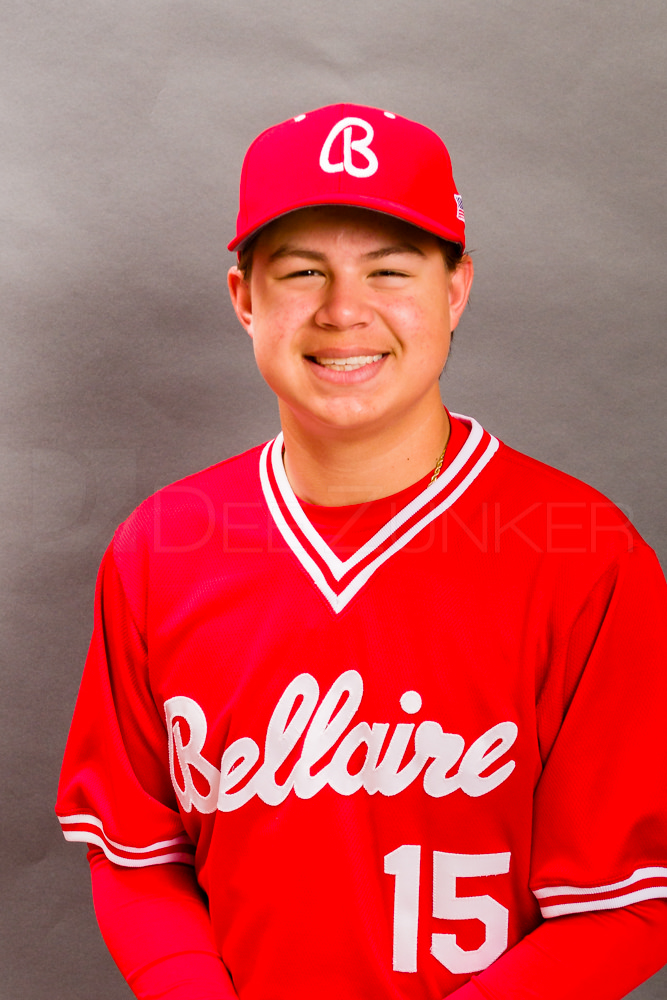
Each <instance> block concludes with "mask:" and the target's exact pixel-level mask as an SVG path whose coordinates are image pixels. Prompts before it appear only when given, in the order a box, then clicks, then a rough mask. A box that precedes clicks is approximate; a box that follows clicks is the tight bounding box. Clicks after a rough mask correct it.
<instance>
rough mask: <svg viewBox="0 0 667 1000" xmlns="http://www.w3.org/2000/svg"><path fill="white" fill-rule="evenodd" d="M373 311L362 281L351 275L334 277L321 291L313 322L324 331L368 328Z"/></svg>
mask: <svg viewBox="0 0 667 1000" xmlns="http://www.w3.org/2000/svg"><path fill="white" fill-rule="evenodd" d="M372 319H373V310H372V309H371V306H370V303H369V301H368V292H367V289H366V288H365V287H364V284H363V282H362V281H360V280H359V279H358V278H355V277H354V276H352V275H342V276H336V277H335V278H333V279H332V280H330V281H329V282H328V283H327V285H326V286H325V288H324V290H323V298H322V301H321V303H320V305H319V307H318V309H317V312H316V314H315V322H316V323H317V325H318V326H320V327H322V328H323V329H325V330H331V331H336V330H350V329H353V328H358V327H364V326H368V324H369V323H370V322H371V321H372Z"/></svg>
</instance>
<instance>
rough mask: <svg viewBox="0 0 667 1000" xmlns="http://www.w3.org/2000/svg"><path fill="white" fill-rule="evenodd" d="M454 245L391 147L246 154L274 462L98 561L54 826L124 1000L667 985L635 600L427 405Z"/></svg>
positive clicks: (549, 505) (318, 126)
mask: <svg viewBox="0 0 667 1000" xmlns="http://www.w3.org/2000/svg"><path fill="white" fill-rule="evenodd" d="M464 247H465V234H464V214H463V206H462V201H461V198H460V196H459V194H458V191H457V189H456V187H455V185H454V180H453V177H452V172H451V165H450V161H449V156H448V154H447V151H446V149H445V147H444V146H443V144H442V142H441V140H440V139H439V138H438V137H437V136H436V135H435V134H434V133H432V132H431V131H430V130H429V129H427V128H425V127H423V126H421V125H418V124H416V123H414V122H411V121H408V120H406V119H404V118H401V117H399V116H398V115H394V114H392V113H390V112H387V111H381V110H377V109H373V108H367V107H359V106H350V105H335V106H332V107H326V108H322V109H320V110H318V111H314V112H311V113H309V114H307V115H299V116H298V117H296V118H294V119H292V120H290V121H287V122H284V123H282V124H280V125H277V126H276V127H275V128H271V129H269V130H268V131H266V132H264V133H263V134H262V135H260V136H259V138H258V139H256V140H255V142H254V143H253V144H252V146H251V147H250V149H249V151H248V154H247V156H246V160H245V163H244V167H243V173H242V178H241V206H240V212H239V216H238V230H237V235H236V237H235V239H234V240H233V241H232V242H231V244H230V249H236V250H237V251H238V252H239V262H238V266H235V267H233V268H232V269H231V271H230V274H229V287H230V292H231V297H232V302H233V304H234V308H235V310H236V313H237V315H238V318H239V320H240V322H241V324H242V326H243V327H244V329H245V330H246V331H247V333H248V334H249V335H250V336H251V338H252V342H253V347H254V351H255V356H256V359H257V364H258V366H259V368H260V371H261V372H262V375H263V376H264V378H265V379H266V381H267V382H268V384H269V385H270V386H271V388H272V389H273V390H274V392H275V393H276V396H277V398H278V406H279V410H280V421H281V428H282V430H281V432H280V433H279V434H278V436H277V437H276V438H275V439H274V440H272V441H269V442H268V443H267V444H264V445H260V446H258V447H257V448H254V449H252V450H251V451H249V452H247V453H246V454H244V455H240V456H237V457H235V458H232V459H229V460H228V461H225V462H222V463H220V464H219V465H216V466H213V467H212V468H210V469H207V470H205V471H204V472H201V473H198V474H197V475H194V476H191V477H189V478H187V479H185V480H183V481H182V482H179V483H176V484H175V485H173V486H170V487H168V488H166V489H164V490H161V491H160V492H159V493H157V494H156V495H155V496H153V497H151V498H150V499H149V500H147V501H146V502H145V503H144V504H142V505H141V506H140V507H139V508H138V510H137V511H135V513H134V514H133V515H132V516H131V517H130V518H129V519H128V520H127V521H126V522H125V523H124V524H123V525H121V527H120V528H119V529H118V531H117V533H116V535H115V537H114V540H113V542H112V545H111V546H110V548H109V550H108V552H107V554H106V556H105V558H104V562H103V565H102V568H101V571H100V577H99V583H98V593H97V604H96V614H95V630H94V635H93V640H92V645H91V650H90V656H89V660H88V663H87V666H86V670H85V673H84V678H83V683H82V687H81V692H80V696H79V701H78V704H77V708H76V713H75V717H74V722H73V724H72V730H71V734H70V739H69V743H68V747H67V752H66V756H65V762H64V766H63V773H62V779H61V786H60V793H59V799H58V806H57V812H58V816H59V818H60V822H61V823H62V826H63V830H64V833H65V837H66V838H67V839H69V840H74V841H84V842H87V843H88V844H89V845H91V850H90V853H89V857H90V861H91V868H92V872H93V891H94V898H95V906H96V911H97V914H98V918H99V921H100V926H101V928H102V931H103V934H104V936H105V938H106V940H107V943H108V944H109V947H110V949H111V951H112V954H113V955H114V957H115V958H116V961H117V962H118V964H119V966H120V968H121V970H122V972H123V974H124V975H125V977H126V979H127V981H128V982H129V984H130V986H131V987H132V989H133V991H134V993H135V994H136V996H138V997H146V998H147V997H152V998H155V997H169V998H172V1000H233V998H234V997H239V998H240V1000H288V998H289V1000H306V998H308V1000H311V998H312V997H314V996H317V997H318V998H322V1000H334V998H336V1000H340V998H341V997H345V998H347V1000H378V998H386V1000H390V998H391V1000H439V998H442V997H445V996H451V997H456V998H457V1000H482V998H487V1000H488V998H491V1000H508V998H512V1000H515V998H519V1000H527V998H533V1000H535V998H541V1000H550V998H558V1000H592V998H596V1000H614V998H620V997H622V996H625V995H626V993H627V992H628V991H629V990H631V989H632V988H634V987H635V986H636V985H637V984H638V983H640V982H641V981H642V980H643V979H645V978H646V977H647V976H649V975H651V974H652V973H653V972H654V971H656V970H657V969H658V968H659V967H660V966H661V965H662V964H663V962H665V961H666V960H667V902H666V901H665V897H666V896H667V804H666V802H665V787H666V782H667V741H666V740H665V703H666V697H665V696H666V695H667V672H666V671H665V652H666V650H667V614H666V610H667V600H666V596H667V588H666V587H665V581H664V578H663V576H662V574H661V572H660V569H659V566H658V563H657V560H656V558H655V555H654V554H653V552H652V551H651V550H650V549H649V548H648V546H647V545H646V544H645V543H644V542H643V540H642V539H641V538H640V537H639V536H638V534H637V532H636V531H635V530H634V528H633V527H632V526H631V525H630V524H629V523H628V521H627V519H626V517H625V516H624V515H623V514H622V513H621V512H620V511H619V510H618V509H616V508H615V507H614V506H613V505H612V504H611V503H610V502H609V501H608V500H607V499H605V498H604V497H603V496H601V495H600V494H599V493H597V492H596V491H594V490H593V489H591V488H589V487H587V486H585V485H583V484H582V483H580V482H577V481H576V480H574V479H572V478H570V477H569V476H566V475H564V474H563V473H561V472H558V471H556V470H554V469H551V468H549V467H547V466H545V465H542V464H540V463H539V462H536V461H535V460H533V459H531V458H528V457H526V456H524V455H520V454H518V453H517V452H515V451H513V450H512V449H511V448H510V447H508V446H507V445H505V444H503V443H502V442H499V441H498V440H497V439H496V438H495V437H494V435H493V434H492V433H490V432H489V431H488V430H485V429H484V428H482V427H481V426H480V425H479V424H478V423H477V421H476V420H474V419H473V418H472V417H467V416H462V415H459V414H454V413H449V412H448V411H447V409H445V408H444V407H443V405H442V403H441V401H440V392H439V382H438V379H439V376H440V373H441V371H442V369H443V367H444V365H445V362H446V360H447V354H448V351H449V346H450V340H451V333H452V331H453V330H454V329H455V327H456V326H457V324H458V322H459V319H460V317H461V315H462V313H463V311H464V309H465V306H466V302H467V300H468V295H469V291H470V285H471V281H472V270H473V268H472V262H471V260H470V258H469V257H468V256H467V255H466V254H465V251H464Z"/></svg>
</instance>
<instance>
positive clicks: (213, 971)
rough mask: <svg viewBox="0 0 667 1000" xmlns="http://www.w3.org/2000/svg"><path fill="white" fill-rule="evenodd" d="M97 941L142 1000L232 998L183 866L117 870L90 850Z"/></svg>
mask: <svg viewBox="0 0 667 1000" xmlns="http://www.w3.org/2000/svg"><path fill="white" fill-rule="evenodd" d="M88 861H89V862H90V872H91V877H92V883H93V900H94V903H95V913H96V915H97V920H98V923H99V925H100V930H101V932H102V937H103V938H104V940H105V942H106V945H107V947H108V949H109V951H110V952H111V954H112V956H113V959H114V961H115V962H116V965H117V966H118V968H119V969H120V971H121V972H122V974H123V976H124V977H125V979H126V980H127V983H128V985H129V986H130V987H131V989H132V992H133V993H134V994H135V996H137V997H140V998H141V1000H161V998H163V997H164V998H168V1000H235V998H236V993H235V992H234V988H233V986H232V983H231V980H230V978H229V975H228V973H227V970H226V969H225V967H224V965H223V964H222V960H221V958H220V955H219V954H218V950H217V948H216V946H215V941H214V939H213V928H212V926H211V920H210V917H209V912H208V906H207V904H206V897H205V896H204V894H203V893H202V892H201V890H200V888H199V886H198V885H197V882H196V880H195V876H194V873H193V871H192V869H191V868H190V867H189V866H186V865H182V864H173V863H172V864H164V865H150V866H148V867H146V868H123V867H121V866H120V865H114V864H112V863H111V862H110V861H107V859H106V857H105V856H104V854H103V852H102V851H101V850H100V849H99V847H91V848H90V850H89V852H88Z"/></svg>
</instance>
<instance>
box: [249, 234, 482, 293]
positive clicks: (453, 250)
mask: <svg viewBox="0 0 667 1000" xmlns="http://www.w3.org/2000/svg"><path fill="white" fill-rule="evenodd" d="M261 231H262V230H261V229H260V230H259V231H258V232H256V233H255V234H254V235H253V236H251V237H250V239H249V240H247V241H246V242H245V243H244V244H243V246H242V247H241V248H240V250H239V252H238V269H239V271H240V272H241V274H242V275H243V277H244V279H245V280H246V281H249V280H250V274H251V271H252V256H253V253H254V250H255V243H256V242H257V239H258V237H259V234H260V233H261ZM436 239H437V240H438V243H439V244H440V250H441V251H442V256H443V258H444V261H445V266H446V268H447V270H448V271H455V270H456V268H457V267H458V266H459V264H460V263H461V261H462V260H463V257H464V254H465V251H464V249H463V247H462V246H461V244H460V243H452V242H450V241H449V240H443V239H441V238H440V237H439V236H438V237H436Z"/></svg>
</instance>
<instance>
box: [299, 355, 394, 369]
mask: <svg viewBox="0 0 667 1000" xmlns="http://www.w3.org/2000/svg"><path fill="white" fill-rule="evenodd" d="M307 357H308V360H309V361H314V362H315V364H317V365H321V366H322V367H323V368H328V369H329V370H330V371H334V372H354V371H357V369H358V368H364V367H365V366H366V365H372V364H374V363H375V362H376V361H381V360H382V358H383V357H384V354H365V355H359V356H358V357H354V358H325V357H320V356H317V357H316V356H315V355H307Z"/></svg>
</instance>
